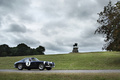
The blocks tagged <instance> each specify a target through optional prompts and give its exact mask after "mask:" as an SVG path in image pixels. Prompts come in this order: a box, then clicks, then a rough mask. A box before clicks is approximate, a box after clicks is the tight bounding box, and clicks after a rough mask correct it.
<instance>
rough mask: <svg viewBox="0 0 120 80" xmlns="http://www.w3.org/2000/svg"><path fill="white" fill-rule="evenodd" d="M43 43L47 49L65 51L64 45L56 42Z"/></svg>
mask: <svg viewBox="0 0 120 80" xmlns="http://www.w3.org/2000/svg"><path fill="white" fill-rule="evenodd" d="M44 45H45V47H46V48H47V49H48V50H51V51H57V52H65V51H66V48H65V46H61V45H58V44H56V43H52V42H46V43H45V44H44Z"/></svg>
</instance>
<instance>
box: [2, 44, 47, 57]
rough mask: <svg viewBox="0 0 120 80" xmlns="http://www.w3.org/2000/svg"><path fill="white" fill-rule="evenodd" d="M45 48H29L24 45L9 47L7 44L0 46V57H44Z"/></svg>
mask: <svg viewBox="0 0 120 80" xmlns="http://www.w3.org/2000/svg"><path fill="white" fill-rule="evenodd" d="M44 52H45V48H44V47H43V46H39V47H37V48H35V49H34V48H30V47H29V46H27V45H26V44H24V43H21V44H18V45H17V46H16V47H9V46H8V45H7V44H2V45H0V57H2V56H25V55H44Z"/></svg>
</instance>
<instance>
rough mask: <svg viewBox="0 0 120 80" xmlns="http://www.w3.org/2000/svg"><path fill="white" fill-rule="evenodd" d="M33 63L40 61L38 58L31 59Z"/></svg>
mask: <svg viewBox="0 0 120 80" xmlns="http://www.w3.org/2000/svg"><path fill="white" fill-rule="evenodd" d="M31 59H32V61H39V60H38V59H37V58H31Z"/></svg>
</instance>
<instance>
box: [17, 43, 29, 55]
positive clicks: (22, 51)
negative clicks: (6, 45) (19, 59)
mask: <svg viewBox="0 0 120 80" xmlns="http://www.w3.org/2000/svg"><path fill="white" fill-rule="evenodd" d="M16 53H17V54H18V55H20V56H22V55H29V54H30V47H28V46H27V45H26V44H24V43H21V44H19V45H18V46H17V51H16Z"/></svg>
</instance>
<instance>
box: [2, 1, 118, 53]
mask: <svg viewBox="0 0 120 80" xmlns="http://www.w3.org/2000/svg"><path fill="white" fill-rule="evenodd" d="M117 1H118V0H114V1H112V3H113V4H114V3H116V2H117ZM108 2H109V0H0V45H1V44H8V45H9V46H10V47H15V46H17V45H18V44H20V43H25V44H27V45H28V46H30V47H32V48H36V47H38V46H39V45H42V46H44V47H45V48H46V52H45V53H46V54H51V53H52V54H53V53H55V54H56V53H69V52H71V51H72V47H73V46H72V45H73V44H74V43H78V45H79V51H80V52H89V51H101V50H102V46H103V44H104V39H103V36H102V35H94V31H95V30H96V29H97V27H98V24H97V22H96V21H97V19H98V17H99V16H98V15H97V13H99V12H100V11H102V10H103V8H104V6H105V5H107V4H108Z"/></svg>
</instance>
